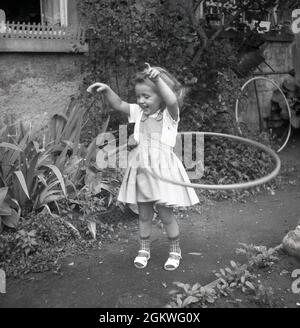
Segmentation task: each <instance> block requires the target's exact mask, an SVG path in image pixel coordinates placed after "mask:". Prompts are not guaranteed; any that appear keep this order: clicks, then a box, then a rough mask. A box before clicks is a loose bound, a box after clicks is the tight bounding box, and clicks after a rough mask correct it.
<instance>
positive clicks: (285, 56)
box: [239, 41, 294, 129]
mask: <svg viewBox="0 0 300 328" xmlns="http://www.w3.org/2000/svg"><path fill="white" fill-rule="evenodd" d="M292 45H293V44H292V43H291V42H283V41H282V42H266V43H265V44H264V49H263V56H264V58H265V60H266V62H267V63H268V64H269V65H270V66H271V67H272V68H273V70H274V71H275V72H288V71H290V70H292V69H293V67H294V64H293V59H292ZM259 67H260V69H261V70H262V71H263V72H270V71H271V69H270V68H269V67H268V66H267V65H265V64H264V63H262V64H260V66H259ZM255 73H257V74H260V71H259V70H256V71H255ZM264 76H265V77H267V78H270V79H271V80H273V81H274V82H275V83H276V84H278V85H279V86H281V84H282V82H283V81H284V80H286V79H288V80H293V77H292V76H290V75H289V74H270V75H264ZM249 78H250V77H249ZM256 86H257V93H258V101H259V105H260V108H261V113H262V117H268V116H269V114H270V111H271V98H272V95H273V91H274V90H275V89H276V87H275V86H274V85H273V84H272V83H270V82H268V81H256ZM244 91H245V92H246V93H247V101H246V103H247V106H248V107H247V110H245V112H244V114H243V115H244V120H245V122H247V123H248V122H250V123H253V128H254V129H255V128H257V129H258V128H259V126H258V125H257V123H258V109H257V108H258V107H257V97H256V94H255V89H254V83H253V82H252V83H250V84H248V86H247V87H246V88H245V89H244ZM244 108H246V107H245V105H244V104H243V103H242V102H241V105H240V108H239V110H240V112H242V111H243V109H244Z"/></svg>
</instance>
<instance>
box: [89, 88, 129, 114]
mask: <svg viewBox="0 0 300 328" xmlns="http://www.w3.org/2000/svg"><path fill="white" fill-rule="evenodd" d="M93 89H96V91H97V92H102V93H103V95H104V96H105V98H106V100H107V101H108V104H109V106H110V107H112V108H113V109H115V110H118V111H120V112H123V113H125V114H127V115H130V109H129V104H128V103H127V102H126V101H123V100H122V99H121V98H120V97H119V96H118V95H117V94H116V93H115V92H114V91H113V90H112V89H111V88H110V87H109V86H108V85H107V84H105V83H101V82H96V83H93V84H91V85H90V86H89V87H88V88H87V90H86V91H87V92H90V93H91V92H92V91H93Z"/></svg>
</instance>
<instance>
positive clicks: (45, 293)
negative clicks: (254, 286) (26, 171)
mask: <svg viewBox="0 0 300 328" xmlns="http://www.w3.org/2000/svg"><path fill="white" fill-rule="evenodd" d="M280 157H281V160H282V164H283V168H284V169H285V170H287V172H289V173H288V174H285V175H283V176H284V183H282V184H281V185H280V186H279V188H278V189H275V190H272V189H268V190H264V191H262V192H261V193H259V194H257V195H256V196H251V197H250V198H248V199H247V200H246V202H245V203H242V202H233V201H231V200H225V201H218V202H217V201H210V202H209V203H207V204H204V205H203V206H201V211H200V212H199V213H198V212H193V211H189V212H187V213H185V214H184V215H183V217H182V218H179V223H180V228H181V245H182V251H183V260H182V262H181V265H180V267H179V268H178V269H177V270H176V271H173V272H167V271H165V270H164V269H163V263H164V262H165V260H166V258H167V255H168V243H167V237H166V234H165V233H164V230H163V229H162V227H161V224H160V223H159V222H156V223H154V224H153V231H154V234H153V239H152V249H151V259H150V261H149V264H148V266H147V268H145V269H143V270H139V269H136V268H135V267H134V266H133V259H134V257H135V255H136V251H137V246H138V239H137V232H138V228H137V220H136V219H135V220H133V221H132V222H128V224H127V223H126V225H124V229H123V231H122V232H121V233H120V236H119V237H120V238H119V240H117V241H114V242H112V243H109V244H103V245H102V247H101V248H100V249H99V250H97V251H96V250H93V251H90V252H89V253H87V254H85V255H81V256H75V257H67V258H65V259H63V260H62V261H61V267H60V269H59V271H58V272H57V273H53V272H45V273H39V274H28V275H27V276H26V277H25V278H23V279H14V278H9V279H8V281H7V286H6V294H0V307H14V308H17V307H27V308H39V307H49V308H57V307H63V308H77V307H89V308H154V307H164V306H165V305H166V304H167V303H168V302H169V301H170V295H169V292H170V290H172V289H174V287H175V285H174V284H173V282H175V281H180V282H183V283H189V284H194V283H196V282H198V283H200V284H201V285H206V284H208V283H210V282H212V281H213V280H215V279H216V276H215V272H216V271H218V270H219V269H220V268H224V267H226V266H228V265H229V263H230V261H231V260H234V261H238V262H242V261H243V259H242V258H241V255H237V254H236V253H235V250H236V248H238V247H239V246H240V245H239V243H247V244H255V245H265V246H267V247H275V246H277V245H279V244H280V243H281V242H282V239H283V237H284V236H285V234H286V233H287V232H288V231H289V230H292V229H294V228H295V226H296V225H297V223H298V222H299V219H300V188H299V185H300V133H299V131H296V132H294V134H293V137H292V138H291V140H290V141H289V143H288V146H287V147H286V148H285V149H284V150H283V151H282V152H281V153H280ZM295 269H300V260H297V259H296V258H293V257H290V256H288V255H286V254H281V256H280V261H279V262H278V263H276V264H274V268H272V269H271V270H269V271H270V272H267V271H266V270H262V271H261V272H260V273H259V274H260V276H259V277H260V279H261V281H262V283H264V284H266V285H269V286H271V287H272V288H273V290H274V293H275V294H274V297H275V299H276V304H277V305H276V306H279V307H289V308H290V307H299V305H300V294H294V293H293V292H292V290H291V286H292V283H293V281H294V280H295V278H292V276H291V274H292V271H293V270H295ZM213 306H214V307H258V306H261V305H257V304H255V303H253V302H250V301H249V300H248V298H247V297H243V298H239V297H236V298H234V299H232V298H229V299H227V298H224V299H223V298H222V299H220V300H218V301H217V302H216V304H214V305H213Z"/></svg>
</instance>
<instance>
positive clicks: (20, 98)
mask: <svg viewBox="0 0 300 328" xmlns="http://www.w3.org/2000/svg"><path fill="white" fill-rule="evenodd" d="M85 58H86V57H85V56H84V55H80V54H51V53H0V76H1V79H0V119H2V118H3V117H4V116H5V114H6V113H9V114H14V115H16V118H17V119H18V120H22V121H23V122H24V123H26V124H27V125H29V124H31V125H32V127H33V128H34V129H39V128H41V127H42V126H44V125H46V124H47V123H48V120H49V118H50V116H51V115H52V114H53V113H55V112H56V111H61V110H63V109H64V108H65V106H66V105H67V104H68V102H69V100H70V96H71V95H73V94H76V93H77V92H78V88H79V85H80V83H81V81H82V74H81V65H82V63H83V61H84V60H85Z"/></svg>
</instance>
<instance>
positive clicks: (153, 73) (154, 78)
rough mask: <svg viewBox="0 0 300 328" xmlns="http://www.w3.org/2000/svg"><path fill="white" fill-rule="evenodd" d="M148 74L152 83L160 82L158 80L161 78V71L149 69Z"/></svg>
mask: <svg viewBox="0 0 300 328" xmlns="http://www.w3.org/2000/svg"><path fill="white" fill-rule="evenodd" d="M147 74H148V77H149V79H150V80H151V81H154V82H155V81H157V80H158V78H159V76H160V71H159V70H157V69H156V68H153V67H150V68H149V69H148V72H147Z"/></svg>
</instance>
